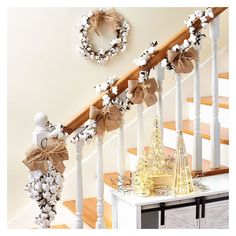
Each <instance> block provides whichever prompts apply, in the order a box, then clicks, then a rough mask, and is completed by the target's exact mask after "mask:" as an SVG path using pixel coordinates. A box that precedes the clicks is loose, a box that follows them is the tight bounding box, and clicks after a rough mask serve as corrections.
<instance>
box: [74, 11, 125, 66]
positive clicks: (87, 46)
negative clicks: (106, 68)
mask: <svg viewBox="0 0 236 236" xmlns="http://www.w3.org/2000/svg"><path fill="white" fill-rule="evenodd" d="M103 23H106V24H108V25H111V26H112V29H113V30H114V32H115V33H116V38H114V39H113V40H112V41H111V43H110V44H111V47H110V48H109V49H106V50H104V49H102V48H100V49H98V50H95V49H94V46H93V45H92V44H91V42H90V39H89V33H90V32H92V31H95V32H96V34H97V35H98V36H100V32H99V27H100V26H101V25H102V24H103ZM77 28H78V30H79V39H80V46H79V47H78V53H79V54H81V55H83V56H84V57H85V58H86V59H88V58H89V59H91V60H96V62H97V63H99V64H101V65H105V64H106V63H107V62H108V60H109V59H110V58H111V57H113V56H115V55H117V53H118V51H119V50H121V51H124V50H125V49H126V44H127V37H128V32H129V29H130V26H129V24H128V22H127V21H126V20H124V19H123V17H122V16H121V15H120V14H119V13H117V12H116V11H115V10H114V9H107V10H105V9H98V10H94V11H91V10H90V11H89V12H88V13H87V14H85V15H83V16H82V19H81V24H80V25H78V27H77Z"/></svg>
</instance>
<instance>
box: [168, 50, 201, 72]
mask: <svg viewBox="0 0 236 236" xmlns="http://www.w3.org/2000/svg"><path fill="white" fill-rule="evenodd" d="M196 56H197V55H196V51H195V49H194V48H193V47H190V48H188V49H187V50H186V51H184V52H180V51H176V52H174V51H172V50H168V52H167V58H168V60H169V62H170V63H172V64H173V65H174V66H175V72H176V73H190V72H191V71H192V70H193V68H194V65H193V62H192V60H194V59H196Z"/></svg>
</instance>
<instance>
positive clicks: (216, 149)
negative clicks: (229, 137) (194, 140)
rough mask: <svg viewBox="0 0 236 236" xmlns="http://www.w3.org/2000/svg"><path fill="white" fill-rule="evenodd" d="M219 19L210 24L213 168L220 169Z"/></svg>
mask: <svg viewBox="0 0 236 236" xmlns="http://www.w3.org/2000/svg"><path fill="white" fill-rule="evenodd" d="M219 24H220V21H219V17H216V18H215V19H214V20H213V21H212V22H211V23H210V26H211V27H210V34H211V47H212V122H211V167H212V168H219V167H220V122H219V119H218V113H219V108H218V60H217V40H218V38H219V33H220V32H219V31H220V29H219Z"/></svg>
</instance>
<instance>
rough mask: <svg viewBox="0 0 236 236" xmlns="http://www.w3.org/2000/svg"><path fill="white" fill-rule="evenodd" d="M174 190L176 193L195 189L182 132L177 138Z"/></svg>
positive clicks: (180, 193)
mask: <svg viewBox="0 0 236 236" xmlns="http://www.w3.org/2000/svg"><path fill="white" fill-rule="evenodd" d="M173 191H174V193H175V194H176V195H182V194H183V195H184V194H189V193H191V192H193V191H194V186H193V179H192V175H191V171H190V168H189V165H188V160H187V153H186V150H185V145H184V139H183V134H182V132H180V133H179V134H178V139H177V149H176V158H175V168H174V176H173Z"/></svg>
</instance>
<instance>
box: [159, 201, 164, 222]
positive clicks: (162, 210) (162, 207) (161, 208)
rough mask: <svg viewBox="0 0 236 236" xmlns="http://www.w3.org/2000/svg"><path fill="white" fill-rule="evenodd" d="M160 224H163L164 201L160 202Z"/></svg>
mask: <svg viewBox="0 0 236 236" xmlns="http://www.w3.org/2000/svg"><path fill="white" fill-rule="evenodd" d="M160 210H161V225H165V203H160Z"/></svg>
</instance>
